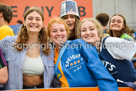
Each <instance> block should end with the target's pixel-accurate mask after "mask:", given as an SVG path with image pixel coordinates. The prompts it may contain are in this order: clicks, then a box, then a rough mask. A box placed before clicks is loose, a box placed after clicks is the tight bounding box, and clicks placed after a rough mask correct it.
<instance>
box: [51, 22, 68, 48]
mask: <svg viewBox="0 0 136 91" xmlns="http://www.w3.org/2000/svg"><path fill="white" fill-rule="evenodd" d="M50 39H51V40H52V42H54V43H55V45H56V46H59V45H60V44H61V43H63V44H64V43H65V42H66V41H67V31H66V28H65V26H64V25H63V24H61V23H53V24H52V26H51V28H50Z"/></svg>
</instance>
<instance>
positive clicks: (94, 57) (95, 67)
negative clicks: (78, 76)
mask: <svg viewBox="0 0 136 91" xmlns="http://www.w3.org/2000/svg"><path fill="white" fill-rule="evenodd" d="M80 43H81V46H82V47H81V49H80V50H79V52H80V53H81V55H82V56H83V58H85V60H87V66H88V68H89V70H90V71H91V72H92V73H93V75H94V77H95V78H96V80H97V83H98V87H99V90H100V91H118V86H117V82H116V80H115V79H114V78H113V77H112V76H111V75H110V73H109V72H108V71H107V69H106V68H105V67H104V65H103V63H102V61H101V60H100V58H99V56H98V53H97V50H96V48H95V47H94V46H92V45H90V44H87V43H86V42H85V41H81V42H80Z"/></svg>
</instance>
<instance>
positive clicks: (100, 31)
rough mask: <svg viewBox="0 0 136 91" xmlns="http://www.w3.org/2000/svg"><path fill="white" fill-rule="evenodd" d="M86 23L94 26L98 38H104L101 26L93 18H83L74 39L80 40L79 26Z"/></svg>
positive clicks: (79, 26)
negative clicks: (88, 22)
mask: <svg viewBox="0 0 136 91" xmlns="http://www.w3.org/2000/svg"><path fill="white" fill-rule="evenodd" d="M86 21H90V22H92V23H93V24H94V25H95V26H96V30H97V31H98V36H99V37H100V39H102V38H103V37H105V36H104V34H103V33H102V31H103V29H102V25H101V24H100V23H99V22H98V21H97V20H96V19H95V18H85V19H83V20H82V21H81V22H80V23H79V25H78V28H77V30H76V38H81V26H82V24H83V23H84V22H86Z"/></svg>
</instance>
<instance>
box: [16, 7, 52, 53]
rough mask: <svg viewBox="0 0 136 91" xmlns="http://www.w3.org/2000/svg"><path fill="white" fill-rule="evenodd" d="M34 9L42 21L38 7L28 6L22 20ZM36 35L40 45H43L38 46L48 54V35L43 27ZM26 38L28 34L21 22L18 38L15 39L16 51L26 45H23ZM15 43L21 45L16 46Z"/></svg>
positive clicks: (41, 13) (25, 42)
mask: <svg viewBox="0 0 136 91" xmlns="http://www.w3.org/2000/svg"><path fill="white" fill-rule="evenodd" d="M34 11H35V12H37V13H39V15H40V16H41V17H42V21H44V15H43V12H42V11H41V10H40V9H39V8H38V7H31V8H29V9H28V10H27V11H26V12H25V14H24V21H25V20H26V17H27V15H29V14H30V13H31V12H34ZM38 37H39V41H40V44H41V45H42V44H44V45H42V46H40V48H42V51H43V53H44V54H45V55H49V53H50V48H49V45H48V36H47V34H46V31H45V27H42V28H41V31H40V32H39V35H38ZM28 38H29V36H28V32H27V28H26V26H24V24H23V25H22V26H21V30H20V32H19V34H18V38H17V40H16V45H15V48H16V49H17V50H18V51H22V50H23V49H24V48H25V47H26V46H23V45H24V44H27V41H28ZM17 45H20V46H21V47H17ZM45 45H46V46H45Z"/></svg>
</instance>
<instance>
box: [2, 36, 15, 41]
mask: <svg viewBox="0 0 136 91" xmlns="http://www.w3.org/2000/svg"><path fill="white" fill-rule="evenodd" d="M16 39H17V36H6V37H5V38H4V39H3V40H1V41H8V42H13V41H16Z"/></svg>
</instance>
